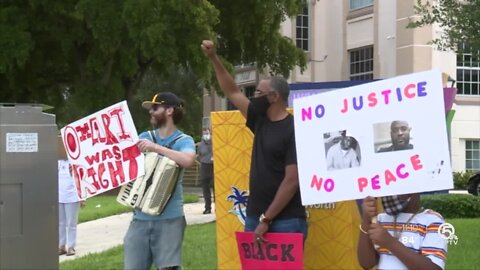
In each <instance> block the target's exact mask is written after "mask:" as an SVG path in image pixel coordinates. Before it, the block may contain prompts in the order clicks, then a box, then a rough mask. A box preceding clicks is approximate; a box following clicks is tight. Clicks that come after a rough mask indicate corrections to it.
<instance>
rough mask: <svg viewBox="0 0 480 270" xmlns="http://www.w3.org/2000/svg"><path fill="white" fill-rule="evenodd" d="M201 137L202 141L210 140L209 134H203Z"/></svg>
mask: <svg viewBox="0 0 480 270" xmlns="http://www.w3.org/2000/svg"><path fill="white" fill-rule="evenodd" d="M202 138H203V140H204V141H210V134H203V136H202Z"/></svg>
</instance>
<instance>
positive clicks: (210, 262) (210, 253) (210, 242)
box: [60, 223, 217, 270]
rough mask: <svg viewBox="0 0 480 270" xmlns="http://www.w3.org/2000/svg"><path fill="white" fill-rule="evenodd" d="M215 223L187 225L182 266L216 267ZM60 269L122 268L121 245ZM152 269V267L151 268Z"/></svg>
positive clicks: (66, 264)
mask: <svg viewBox="0 0 480 270" xmlns="http://www.w3.org/2000/svg"><path fill="white" fill-rule="evenodd" d="M216 254H217V242H216V237H215V223H208V224H200V225H191V226H187V229H186V231H185V239H184V241H183V263H184V264H183V268H184V269H185V270H189V269H190V270H194V269H209V270H210V269H217V255H216ZM60 269H61V270H73V269H78V270H80V269H81V270H83V269H119V270H121V269H123V246H118V247H115V248H112V249H109V250H107V251H105V252H102V253H97V254H91V255H87V256H84V257H81V258H79V259H76V260H72V261H65V262H63V263H61V264H60ZM152 269H154V268H152Z"/></svg>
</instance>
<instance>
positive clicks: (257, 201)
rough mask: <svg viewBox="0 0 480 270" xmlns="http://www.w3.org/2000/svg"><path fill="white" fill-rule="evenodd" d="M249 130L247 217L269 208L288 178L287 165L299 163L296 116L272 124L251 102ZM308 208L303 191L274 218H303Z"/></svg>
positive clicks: (296, 193)
mask: <svg viewBox="0 0 480 270" xmlns="http://www.w3.org/2000/svg"><path fill="white" fill-rule="evenodd" d="M247 127H248V128H249V129H250V130H251V131H252V132H253V134H254V141H253V150H252V163H251V168H250V195H249V197H248V204H247V215H248V216H252V217H258V216H260V215H261V214H262V213H264V212H265V211H267V208H268V207H269V206H270V204H271V203H272V201H273V198H274V197H275V194H276V193H277V190H278V187H279V186H280V184H281V183H282V181H283V179H284V177H285V166H287V165H290V164H297V153H296V148H295V132H294V126H293V116H292V115H290V114H288V116H287V117H286V118H284V119H282V120H280V121H274V122H272V121H270V120H269V119H268V118H267V117H266V115H259V114H256V113H255V111H254V109H253V106H252V104H251V103H250V105H249V107H248V112H247ZM304 217H306V214H305V208H304V207H303V205H302V202H301V199H300V189H298V190H297V192H295V195H294V196H293V198H292V200H291V201H290V202H289V203H288V204H287V206H285V208H284V209H283V210H282V211H281V212H280V213H279V214H278V215H277V216H276V217H275V219H285V218H304Z"/></svg>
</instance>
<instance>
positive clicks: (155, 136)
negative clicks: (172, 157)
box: [148, 130, 186, 149]
mask: <svg viewBox="0 0 480 270" xmlns="http://www.w3.org/2000/svg"><path fill="white" fill-rule="evenodd" d="M148 134H149V135H150V137H151V138H152V141H153V142H154V143H157V134H156V132H155V130H149V131H148ZM184 137H186V135H185V134H180V135H178V136H177V137H175V139H173V140H172V141H171V142H169V143H168V144H166V145H162V146H164V147H166V148H168V149H172V146H173V145H174V144H175V143H176V142H177V141H178V140H180V139H181V138H184Z"/></svg>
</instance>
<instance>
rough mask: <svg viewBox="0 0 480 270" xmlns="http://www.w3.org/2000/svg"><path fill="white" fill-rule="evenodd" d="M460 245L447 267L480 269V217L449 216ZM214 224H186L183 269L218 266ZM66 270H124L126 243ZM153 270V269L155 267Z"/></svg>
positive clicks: (450, 253)
mask: <svg viewBox="0 0 480 270" xmlns="http://www.w3.org/2000/svg"><path fill="white" fill-rule="evenodd" d="M447 222H449V223H451V224H452V225H453V226H454V227H455V234H456V235H457V236H458V238H459V240H458V244H457V245H456V246H455V245H450V246H449V247H448V249H449V250H448V260H447V266H446V269H480V256H478V254H479V253H478V247H479V245H478V243H480V219H478V218H477V219H450V220H447ZM215 239H216V237H215V223H209V224H202V225H192V226H187V230H186V232H185V239H184V242H183V262H184V269H187V270H188V269H192V270H193V269H217V256H216V254H217V246H216V240H215ZM60 269H61V270H67V269H123V246H119V247H116V248H113V249H110V250H108V251H106V252H102V253H98V254H94V255H89V256H85V257H82V258H79V259H76V260H73V261H66V262H64V263H61V264H60ZM152 269H153V268H152Z"/></svg>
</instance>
